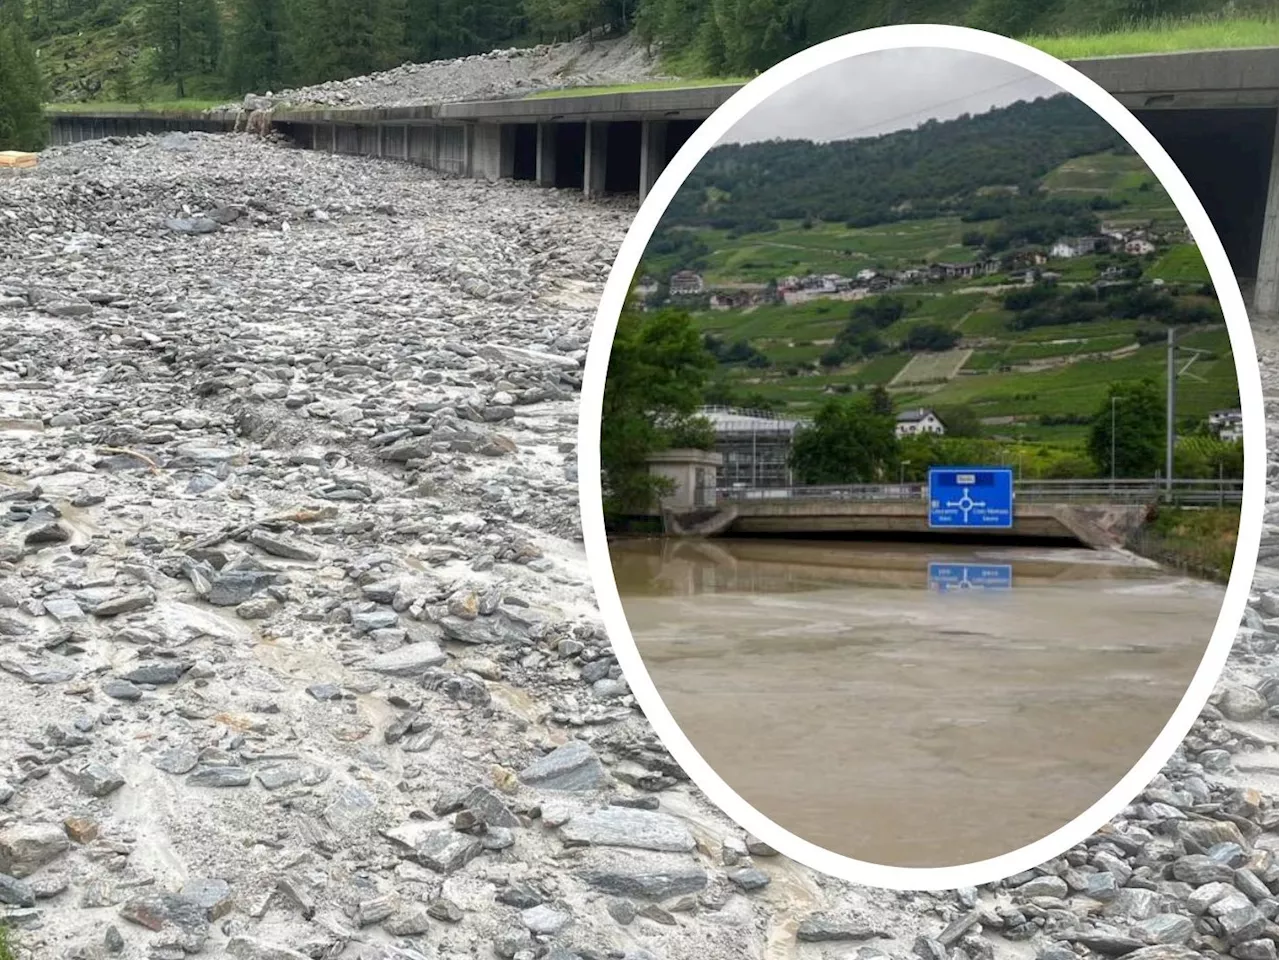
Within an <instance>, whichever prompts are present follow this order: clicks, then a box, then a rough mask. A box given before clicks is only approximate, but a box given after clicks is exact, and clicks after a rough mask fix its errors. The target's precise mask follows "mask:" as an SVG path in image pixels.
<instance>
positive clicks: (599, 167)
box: [51, 47, 1280, 319]
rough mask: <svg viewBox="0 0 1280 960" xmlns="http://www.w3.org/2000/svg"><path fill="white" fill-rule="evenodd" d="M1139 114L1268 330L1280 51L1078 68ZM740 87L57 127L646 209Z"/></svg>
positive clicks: (142, 118)
mask: <svg viewBox="0 0 1280 960" xmlns="http://www.w3.org/2000/svg"><path fill="white" fill-rule="evenodd" d="M1072 66H1074V67H1075V68H1076V69H1078V70H1079V71H1080V72H1081V73H1083V74H1085V75H1086V76H1088V77H1089V78H1090V79H1092V80H1094V81H1095V82H1097V83H1098V84H1099V85H1100V86H1102V87H1103V88H1104V89H1106V90H1107V91H1109V92H1110V93H1111V94H1112V95H1113V96H1114V97H1116V99H1117V100H1119V101H1120V102H1121V103H1122V104H1124V105H1125V106H1126V107H1128V108H1129V109H1130V110H1132V111H1133V112H1134V114H1135V115H1136V116H1137V117H1138V119H1139V120H1140V121H1141V122H1142V123H1143V124H1144V125H1146V127H1147V128H1148V129H1149V130H1150V131H1151V132H1152V134H1153V135H1154V136H1155V137H1156V139H1158V140H1159V141H1160V143H1161V144H1162V145H1163V146H1164V148H1165V149H1166V150H1167V151H1168V152H1169V154H1170V156H1172V157H1173V159H1174V161H1175V162H1176V163H1177V164H1178V166H1179V167H1180V168H1181V169H1182V171H1183V173H1184V174H1185V175H1186V177H1187V179H1188V180H1189V181H1190V183H1191V186H1192V187H1193V188H1194V189H1195V191H1196V194H1197V195H1198V196H1199V198H1200V200H1201V202H1202V203H1203V204H1204V206H1205V209H1206V211H1207V212H1208V214H1209V216H1210V218H1211V219H1212V220H1213V223H1214V226H1215V227H1216V228H1217V231H1218V234H1219V236H1220V237H1221V238H1222V242H1223V245H1224V246H1225V247H1226V250H1227V255H1228V256H1229V257H1230V259H1231V263H1232V267H1233V269H1234V271H1235V273H1236V276H1237V277H1239V278H1240V280H1241V283H1242V286H1243V288H1244V292H1245V297H1246V301H1247V302H1250V303H1251V304H1252V309H1253V313H1254V314H1255V316H1259V317H1264V318H1269V319H1274V318H1275V316H1276V312H1277V295H1278V290H1277V261H1278V260H1280V246H1278V237H1277V215H1276V180H1277V177H1278V176H1280V165H1278V163H1277V138H1276V114H1277V103H1278V102H1280V95H1278V93H1277V90H1278V87H1280V67H1278V65H1277V50H1276V48H1275V47H1262V48H1250V49H1238V50H1209V51H1191V52H1186V53H1162V54H1147V55H1142V56H1123V57H1105V58H1097V59H1088V60H1077V61H1072ZM738 89H739V87H738V85H723V86H708V87H697V88H685V89H670V90H646V91H633V92H620V93H606V94H596V95H585V94H584V95H573V94H567V95H565V96H553V97H534V98H526V99H519V100H489V101H473V102H466V103H448V104H429V105H421V106H408V107H385V108H363V107H351V108H334V109H301V108H299V109H293V108H279V107H278V108H276V109H274V110H271V111H263V112H262V113H261V114H254V115H251V116H246V113H245V112H244V111H243V110H235V111H225V112H221V113H218V112H211V113H204V114H165V113H146V112H134V113H115V114H112V113H95V114H74V113H57V114H53V115H52V116H51V124H52V139H53V142H54V143H55V144H57V143H69V142H73V141H77V140H85V139H93V138H98V137H105V136H120V135H134V134H138V133H147V132H159V131H163V130H226V131H231V130H235V129H244V128H246V127H247V128H248V129H258V130H274V131H276V132H279V133H283V134H285V135H287V136H289V137H290V138H292V139H293V141H294V142H295V143H297V144H299V145H300V146H302V147H305V148H309V149H316V150H327V151H330V152H333V153H343V154H357V155H362V156H373V157H386V158H391V159H397V160H403V161H407V162H411V163H420V164H423V165H425V166H428V167H431V168H433V169H436V170H439V171H441V172H444V173H449V174H454V175H457V176H466V177H480V178H488V179H495V180H496V179H516V180H530V181H533V182H536V183H539V184H541V185H544V186H547V187H559V188H567V189H580V190H582V191H583V192H584V193H585V194H586V195H587V196H599V195H602V194H607V193H632V194H638V195H639V196H640V197H641V199H643V198H644V196H645V195H646V193H647V192H648V191H649V189H650V188H651V187H652V186H653V184H654V182H655V181H656V180H657V178H658V175H659V174H660V173H661V172H662V170H663V168H664V167H665V166H666V165H667V163H669V162H670V160H671V159H672V158H673V157H674V156H675V154H676V152H677V151H678V150H679V148H680V147H681V146H682V145H683V144H684V143H685V141H687V140H688V139H689V136H690V135H691V134H692V133H693V131H694V130H696V129H697V128H698V125H699V124H700V123H701V122H702V121H703V120H705V119H706V118H707V117H708V116H710V115H711V113H712V112H714V111H715V109H716V108H717V107H719V106H720V105H721V104H722V103H724V102H725V101H726V100H728V99H729V97H730V96H732V95H733V93H734V92H735V91H736V90H738Z"/></svg>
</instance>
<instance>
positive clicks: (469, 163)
mask: <svg viewBox="0 0 1280 960" xmlns="http://www.w3.org/2000/svg"><path fill="white" fill-rule="evenodd" d="M475 133H476V128H475V126H474V125H473V124H467V125H466V126H464V127H463V128H462V175H463V176H464V177H474V176H475V159H474V158H475V155H476V148H475V141H476V136H475Z"/></svg>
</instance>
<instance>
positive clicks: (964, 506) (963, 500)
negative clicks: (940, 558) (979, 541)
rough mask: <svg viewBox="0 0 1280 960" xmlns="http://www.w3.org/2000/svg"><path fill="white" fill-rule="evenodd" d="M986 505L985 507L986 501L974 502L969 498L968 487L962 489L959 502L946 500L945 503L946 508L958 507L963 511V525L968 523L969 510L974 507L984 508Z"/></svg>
mask: <svg viewBox="0 0 1280 960" xmlns="http://www.w3.org/2000/svg"><path fill="white" fill-rule="evenodd" d="M986 505H987V501H985V500H974V499H973V498H972V497H971V496H969V488H968V487H964V488H962V493H961V494H960V499H959V500H948V501H947V506H948V507H959V508H960V509H961V510H963V511H964V522H965V523H968V522H969V511H970V510H972V509H973V508H974V507H985V506H986Z"/></svg>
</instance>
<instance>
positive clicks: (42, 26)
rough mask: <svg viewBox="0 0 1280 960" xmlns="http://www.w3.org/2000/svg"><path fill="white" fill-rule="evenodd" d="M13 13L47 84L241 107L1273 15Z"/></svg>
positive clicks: (312, 6)
mask: <svg viewBox="0 0 1280 960" xmlns="http://www.w3.org/2000/svg"><path fill="white" fill-rule="evenodd" d="M6 9H7V10H8V11H9V13H8V16H9V17H10V18H14V17H16V18H18V19H22V20H25V34H26V36H27V38H28V39H29V40H30V41H31V43H32V45H33V47H34V48H35V50H36V51H37V53H38V54H39V55H40V59H41V62H42V63H43V64H44V67H45V73H46V76H45V80H46V81H47V82H48V86H49V87H50V88H51V89H54V90H55V92H56V90H57V89H58V88H59V87H60V83H59V82H58V77H57V76H54V75H51V74H54V73H56V72H58V71H65V70H67V69H71V70H73V71H74V72H75V73H76V74H77V75H78V76H79V75H83V76H84V77H85V79H86V82H87V83H88V85H89V90H88V93H89V94H91V95H92V96H95V97H106V98H111V99H118V100H128V99H131V98H133V97H134V96H135V95H136V94H137V93H138V92H139V88H140V87H145V86H152V87H153V86H154V85H155V84H163V85H166V89H170V90H172V91H173V92H174V93H176V95H178V96H211V97H223V96H228V97H238V96H239V95H241V94H244V93H249V92H257V93H262V92H265V91H267V90H269V89H274V90H279V89H282V88H285V87H288V86H298V85H305V84H312V83H320V82H324V81H327V80H342V79H345V78H348V77H352V76H359V75H363V74H367V73H372V72H376V71H378V70H383V69H388V68H390V67H394V66H397V65H399V64H401V63H404V62H406V61H418V62H421V61H427V60H435V59H442V58H452V57H458V56H465V55H469V54H474V53H482V52H486V51H489V50H492V49H495V48H500V47H504V46H521V45H530V44H535V43H540V42H549V41H555V40H567V39H571V38H574V37H579V36H583V35H584V34H589V33H594V34H595V35H605V34H614V35H616V34H620V33H625V32H628V31H632V30H634V31H635V32H636V34H637V35H638V36H639V37H641V38H642V39H643V40H644V41H646V42H647V43H649V44H651V45H653V46H654V47H655V48H656V49H660V51H661V53H662V56H663V59H664V61H665V63H666V67H667V68H668V69H669V70H671V71H673V72H675V73H677V74H680V75H687V76H743V75H749V74H752V73H755V72H758V71H760V70H763V69H766V68H768V67H770V66H772V65H773V64H774V63H777V62H778V61H779V60H782V59H784V58H785V57H787V56H789V55H791V54H792V53H795V52H797V51H799V50H801V49H804V48H805V47H807V46H810V45H812V44H814V43H817V42H820V41H822V40H826V39H830V38H831V37H835V36H839V35H841V34H843V33H847V32H849V31H851V30H857V29H863V28H867V27H874V26H881V25H885V24H891V23H926V22H934V23H955V24H963V25H967V26H975V27H980V28H983V29H989V30H993V31H996V32H999V33H1004V34H1007V35H1011V36H1023V35H1026V34H1028V33H1031V32H1036V31H1039V32H1042V33H1044V32H1049V33H1052V32H1060V31H1063V30H1066V31H1068V32H1075V31H1079V30H1093V29H1097V30H1106V29H1117V28H1122V27H1125V26H1132V25H1135V24H1141V23H1144V22H1148V21H1150V20H1151V19H1152V18H1166V17H1184V16H1194V15H1199V14H1207V15H1215V16H1216V15H1222V14H1223V13H1224V12H1225V13H1228V14H1230V15H1232V16H1241V15H1249V14H1253V15H1259V14H1261V15H1264V16H1273V15H1274V12H1275V11H1274V5H1273V4H1272V5H1270V6H1268V4H1267V3H1265V2H1263V0H1225V2H1224V0H1070V2H1069V3H1068V0H852V2H849V0H0V13H2V12H3V11H5V10H6ZM0 19H3V17H2V16H0ZM81 92H82V93H83V91H81Z"/></svg>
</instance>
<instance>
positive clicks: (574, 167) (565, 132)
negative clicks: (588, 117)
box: [553, 123, 587, 190]
mask: <svg viewBox="0 0 1280 960" xmlns="http://www.w3.org/2000/svg"><path fill="white" fill-rule="evenodd" d="M553 129H554V131H555V138H556V184H555V185H556V186H557V187H568V188H571V189H577V190H581V189H582V164H583V162H584V161H585V159H586V156H587V125H586V124H585V123H557V124H555V125H554V126H553Z"/></svg>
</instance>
